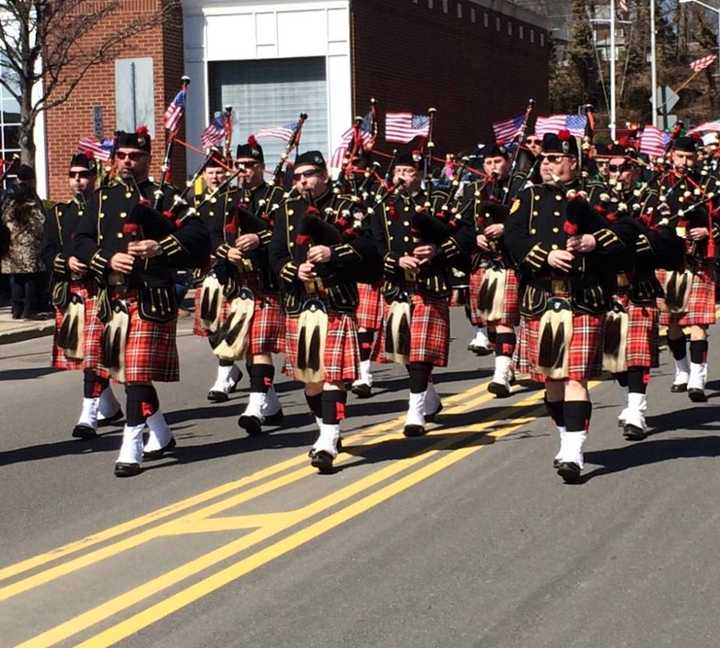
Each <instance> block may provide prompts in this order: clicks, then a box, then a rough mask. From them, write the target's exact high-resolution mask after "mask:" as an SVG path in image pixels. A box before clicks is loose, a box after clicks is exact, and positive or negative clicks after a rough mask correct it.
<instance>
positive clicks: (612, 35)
mask: <svg viewBox="0 0 720 648" xmlns="http://www.w3.org/2000/svg"><path fill="white" fill-rule="evenodd" d="M615 105H616V87H615V0H610V138H611V139H612V140H613V141H615V132H616V129H617V112H616V107H615Z"/></svg>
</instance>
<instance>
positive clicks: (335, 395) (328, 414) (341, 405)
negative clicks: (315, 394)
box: [322, 389, 347, 425]
mask: <svg viewBox="0 0 720 648" xmlns="http://www.w3.org/2000/svg"><path fill="white" fill-rule="evenodd" d="M346 402H347V392H346V391H345V390H344V389H333V390H331V391H324V392H323V393H322V422H323V423H324V424H325V425H337V424H338V423H340V421H342V420H343V419H344V418H345V403H346Z"/></svg>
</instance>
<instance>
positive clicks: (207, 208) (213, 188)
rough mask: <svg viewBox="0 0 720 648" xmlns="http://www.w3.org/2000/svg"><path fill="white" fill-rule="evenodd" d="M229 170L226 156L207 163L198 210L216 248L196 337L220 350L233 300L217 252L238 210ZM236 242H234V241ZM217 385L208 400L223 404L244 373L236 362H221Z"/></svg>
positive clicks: (202, 290) (198, 295)
mask: <svg viewBox="0 0 720 648" xmlns="http://www.w3.org/2000/svg"><path fill="white" fill-rule="evenodd" d="M226 178H227V169H226V166H225V161H224V160H223V159H222V154H221V153H220V151H218V150H214V151H212V152H211V153H210V154H209V155H208V157H207V159H206V160H205V163H204V168H203V170H202V179H203V186H204V191H203V192H202V193H200V194H199V195H197V196H196V197H195V209H196V210H197V212H198V215H199V216H200V218H201V219H202V220H203V222H204V223H205V224H206V226H207V228H208V232H209V233H210V237H211V245H212V251H213V252H212V255H213V256H212V259H211V263H212V266H211V268H210V269H209V271H208V273H207V274H206V275H205V276H204V277H203V280H202V283H201V284H200V286H198V289H197V290H196V291H195V313H194V325H193V333H194V334H195V335H198V336H200V337H205V338H208V341H209V342H210V348H211V349H213V348H214V347H215V346H217V342H216V335H215V334H216V333H217V331H218V330H219V329H220V328H221V327H222V325H223V324H224V323H225V320H226V319H227V315H228V312H229V310H230V303H231V300H230V299H227V298H226V295H225V288H226V281H225V280H226V278H227V272H223V270H225V269H226V268H227V265H226V261H227V260H226V259H222V258H220V257H218V254H217V250H218V248H219V246H220V245H224V244H225V238H226V236H227V232H225V230H224V227H225V223H226V222H227V221H228V220H229V214H230V213H231V212H232V210H233V209H234V208H235V207H236V205H235V202H234V200H233V196H232V191H231V189H230V187H229V186H227V184H226V182H225V181H226ZM233 242H234V241H233ZM217 362H218V368H217V375H216V377H215V382H214V383H213V384H212V386H211V387H210V389H209V391H208V395H207V398H208V400H209V401H211V402H213V403H223V402H225V401H227V400H228V399H229V398H230V394H231V393H233V392H234V391H235V389H236V388H237V384H238V382H239V381H240V380H241V378H242V371H241V370H240V367H238V366H237V365H236V364H235V362H233V361H232V360H226V359H223V358H218V361H217Z"/></svg>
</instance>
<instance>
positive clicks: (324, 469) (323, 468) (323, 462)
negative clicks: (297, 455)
mask: <svg viewBox="0 0 720 648" xmlns="http://www.w3.org/2000/svg"><path fill="white" fill-rule="evenodd" d="M310 452H311V455H310V465H312V467H313V468H317V469H318V472H319V473H320V474H322V475H330V474H332V473H333V461H334V459H333V456H332V455H331V454H330V453H329V452H325V450H318V451H317V452H313V451H312V450H311V451H310Z"/></svg>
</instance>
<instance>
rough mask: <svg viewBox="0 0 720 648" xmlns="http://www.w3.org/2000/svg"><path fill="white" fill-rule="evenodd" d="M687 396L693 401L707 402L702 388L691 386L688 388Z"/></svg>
mask: <svg viewBox="0 0 720 648" xmlns="http://www.w3.org/2000/svg"><path fill="white" fill-rule="evenodd" d="M688 396H690V400H691V401H692V402H693V403H707V396H706V395H705V391H704V390H703V389H696V388H694V387H693V388H691V389H688Z"/></svg>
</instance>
